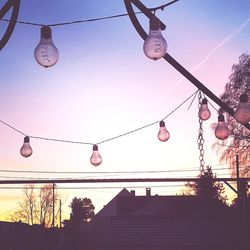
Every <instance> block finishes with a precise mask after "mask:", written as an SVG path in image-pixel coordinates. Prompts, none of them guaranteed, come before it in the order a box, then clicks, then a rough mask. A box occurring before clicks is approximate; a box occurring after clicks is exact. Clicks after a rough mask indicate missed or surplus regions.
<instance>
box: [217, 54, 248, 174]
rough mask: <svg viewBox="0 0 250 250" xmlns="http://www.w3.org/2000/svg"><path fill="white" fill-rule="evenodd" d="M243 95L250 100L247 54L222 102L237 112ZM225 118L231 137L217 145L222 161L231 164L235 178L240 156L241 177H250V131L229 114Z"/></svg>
mask: <svg viewBox="0 0 250 250" xmlns="http://www.w3.org/2000/svg"><path fill="white" fill-rule="evenodd" d="M243 93H246V94H247V95H248V98H249V99H250V55H249V54H246V53H244V54H242V55H241V56H240V57H239V62H238V63H237V64H234V65H233V66H232V73H231V75H230V77H229V82H228V83H227V84H226V86H225V91H224V93H223V94H222V96H221V100H222V101H223V102H225V103H226V104H227V105H228V106H229V107H231V108H232V109H234V110H235V109H236V108H237V106H238V104H239V97H240V95H241V94H243ZM249 105H250V104H249ZM221 112H223V110H221ZM225 117H226V121H227V123H228V125H229V129H230V133H231V136H230V138H229V139H227V140H226V143H223V144H221V143H216V145H215V146H216V147H217V149H218V152H220V153H221V157H220V160H221V161H227V162H228V163H229V164H230V167H231V170H232V175H233V176H235V174H236V167H235V166H236V155H238V156H239V163H240V169H241V175H242V176H245V177H247V176H250V131H249V130H248V129H247V128H245V127H244V126H243V125H241V124H240V123H238V122H237V121H236V120H235V119H234V118H233V117H231V116H230V115H228V114H227V113H226V114H225Z"/></svg>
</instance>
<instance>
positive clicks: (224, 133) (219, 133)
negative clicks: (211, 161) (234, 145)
mask: <svg viewBox="0 0 250 250" xmlns="http://www.w3.org/2000/svg"><path fill="white" fill-rule="evenodd" d="M229 133H230V131H229V129H228V127H227V125H226V123H225V118H224V115H223V114H220V115H219V116H218V124H217V126H216V128H215V136H216V137H217V138H218V139H219V140H225V139H227V138H228V136H229Z"/></svg>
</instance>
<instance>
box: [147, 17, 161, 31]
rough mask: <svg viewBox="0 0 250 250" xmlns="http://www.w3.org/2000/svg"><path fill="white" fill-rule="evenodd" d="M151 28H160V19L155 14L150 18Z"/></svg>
mask: <svg viewBox="0 0 250 250" xmlns="http://www.w3.org/2000/svg"><path fill="white" fill-rule="evenodd" d="M149 28H150V30H158V29H160V21H159V19H158V18H157V17H156V16H153V17H151V18H150V20H149Z"/></svg>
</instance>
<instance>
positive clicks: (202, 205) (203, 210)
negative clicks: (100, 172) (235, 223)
mask: <svg viewBox="0 0 250 250" xmlns="http://www.w3.org/2000/svg"><path fill="white" fill-rule="evenodd" d="M219 213H222V214H223V215H225V216H226V215H228V213H230V209H229V207H228V206H226V205H225V204H222V203H221V202H219V201H217V200H214V199H211V200H208V199H204V198H200V197H198V196H129V197H128V196H120V197H117V215H120V216H124V215H149V216H152V215H156V216H159V215H161V216H176V215H180V216H188V217H190V216H195V217H197V216H203V215H204V214H206V216H212V217H214V216H217V215H218V214H219ZM220 216H221V215H220Z"/></svg>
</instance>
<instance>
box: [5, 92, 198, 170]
mask: <svg viewBox="0 0 250 250" xmlns="http://www.w3.org/2000/svg"><path fill="white" fill-rule="evenodd" d="M196 93H197V91H195V92H194V93H192V94H191V95H190V96H189V97H188V98H186V99H185V100H184V101H182V102H181V103H180V104H179V105H178V106H177V107H175V108H174V109H173V110H172V111H171V112H170V113H169V114H167V115H166V116H165V117H164V118H163V119H162V120H161V122H160V125H163V123H164V125H165V122H164V121H163V120H165V119H167V118H168V117H169V116H170V115H172V114H173V113H174V112H176V111H177V110H178V109H179V108H180V107H181V106H182V105H184V104H185V103H186V102H187V101H188V100H189V99H191V98H192V97H193V96H194V95H196ZM0 123H2V124H3V125H5V126H7V127H9V128H10V129H12V130H13V131H15V132H17V133H19V134H21V135H24V136H25V138H24V145H23V147H24V148H23V147H22V148H23V149H22V148H21V149H22V150H21V151H20V152H21V154H22V155H23V156H24V157H29V156H30V155H31V154H32V148H31V147H30V144H29V140H30V138H33V139H40V140H47V141H54V142H63V143H74V144H84V145H92V146H93V153H92V156H91V159H90V162H91V164H92V165H94V166H98V165H100V164H101V162H102V157H101V155H100V154H99V152H98V146H97V145H99V144H102V143H105V142H108V141H112V140H115V139H118V138H121V137H123V136H126V135H129V134H132V133H135V132H138V131H140V130H142V129H145V128H148V127H150V126H153V125H155V124H157V123H159V121H156V122H152V123H149V124H147V125H144V126H142V127H139V128H136V129H134V130H131V131H128V132H126V133H123V134H120V135H117V136H115V137H112V138H109V139H106V140H103V141H100V142H98V143H96V144H94V143H91V142H82V141H72V140H64V139H55V138H47V137H41V136H33V135H27V134H25V133H24V132H22V131H21V130H19V129H17V128H15V127H13V126H11V125H10V124H8V123H6V122H5V121H3V120H0ZM28 149H29V151H28ZM25 150H27V151H25ZM22 152H23V153H22ZM97 153H98V155H97ZM95 157H96V159H95Z"/></svg>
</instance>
